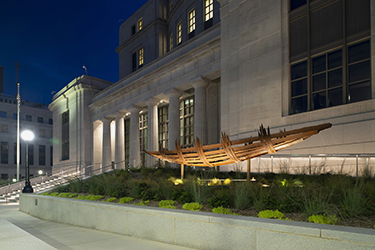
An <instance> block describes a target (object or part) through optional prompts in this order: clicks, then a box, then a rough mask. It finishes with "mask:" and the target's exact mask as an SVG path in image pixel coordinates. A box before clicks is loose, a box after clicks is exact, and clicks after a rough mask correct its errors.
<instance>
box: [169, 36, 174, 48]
mask: <svg viewBox="0 0 375 250" xmlns="http://www.w3.org/2000/svg"><path fill="white" fill-rule="evenodd" d="M172 49H173V33H172V34H171V36H170V38H169V50H172Z"/></svg>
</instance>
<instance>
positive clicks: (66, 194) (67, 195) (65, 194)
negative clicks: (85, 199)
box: [57, 193, 70, 198]
mask: <svg viewBox="0 0 375 250" xmlns="http://www.w3.org/2000/svg"><path fill="white" fill-rule="evenodd" d="M69 195H70V193H59V195H58V196H57V197H62V198H68V197H69Z"/></svg>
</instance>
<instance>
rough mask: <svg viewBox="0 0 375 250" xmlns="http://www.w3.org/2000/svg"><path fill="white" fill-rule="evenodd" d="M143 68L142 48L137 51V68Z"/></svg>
mask: <svg viewBox="0 0 375 250" xmlns="http://www.w3.org/2000/svg"><path fill="white" fill-rule="evenodd" d="M142 67H143V48H141V49H139V50H138V68H142Z"/></svg>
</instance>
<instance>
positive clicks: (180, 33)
mask: <svg viewBox="0 0 375 250" xmlns="http://www.w3.org/2000/svg"><path fill="white" fill-rule="evenodd" d="M181 42H182V22H179V23H178V25H177V44H180V43H181Z"/></svg>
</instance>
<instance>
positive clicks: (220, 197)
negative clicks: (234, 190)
mask: <svg viewBox="0 0 375 250" xmlns="http://www.w3.org/2000/svg"><path fill="white" fill-rule="evenodd" d="M231 198H232V197H231V195H230V192H228V190H223V189H222V190H220V191H218V193H217V194H216V195H215V196H214V197H212V198H210V199H208V206H209V207H210V208H214V207H220V206H222V207H230V206H231V204H232V201H231Z"/></svg>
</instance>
